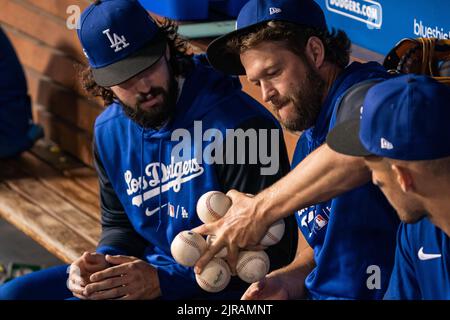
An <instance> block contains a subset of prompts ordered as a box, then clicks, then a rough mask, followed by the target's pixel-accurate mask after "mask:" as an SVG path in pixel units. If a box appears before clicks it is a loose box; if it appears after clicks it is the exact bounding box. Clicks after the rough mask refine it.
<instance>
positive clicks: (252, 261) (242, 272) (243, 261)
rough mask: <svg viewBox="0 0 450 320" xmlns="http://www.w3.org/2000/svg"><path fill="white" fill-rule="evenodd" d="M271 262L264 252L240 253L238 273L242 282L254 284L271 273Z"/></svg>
mask: <svg viewBox="0 0 450 320" xmlns="http://www.w3.org/2000/svg"><path fill="white" fill-rule="evenodd" d="M269 268H270V260H269V256H268V255H267V253H265V252H264V251H241V252H240V253H239V258H238V262H237V265H236V271H237V274H238V276H239V278H241V279H242V280H244V281H245V282H248V283H254V282H257V281H259V280H261V279H262V278H264V277H265V276H266V274H267V273H268V272H269Z"/></svg>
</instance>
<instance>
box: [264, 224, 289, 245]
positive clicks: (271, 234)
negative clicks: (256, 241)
mask: <svg viewBox="0 0 450 320" xmlns="http://www.w3.org/2000/svg"><path fill="white" fill-rule="evenodd" d="M284 228H285V224H284V220H283V219H281V220H278V221H277V222H275V223H274V224H273V225H271V226H270V228H269V230H267V233H266V235H265V236H264V238H262V240H261V245H263V246H265V247H268V246H273V245H274V244H276V243H278V242H279V241H280V240H281V238H283V235H284Z"/></svg>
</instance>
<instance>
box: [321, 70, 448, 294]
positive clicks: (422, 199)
mask: <svg viewBox="0 0 450 320" xmlns="http://www.w3.org/2000/svg"><path fill="white" fill-rule="evenodd" d="M449 99H450V88H449V87H448V86H445V85H443V84H441V83H439V82H437V81H435V80H434V79H432V78H429V77H426V76H414V75H407V76H402V77H398V78H395V79H393V80H388V81H385V82H381V83H379V84H376V85H374V86H373V87H371V88H370V90H369V91H368V93H367V95H366V97H365V100H364V102H363V103H362V104H361V103H360V102H361V101H355V100H354V99H350V100H349V101H347V103H346V104H342V106H341V108H347V109H348V110H347V111H346V112H345V113H346V116H342V119H341V121H340V122H339V124H338V125H337V126H336V127H335V128H334V130H333V131H331V132H330V134H329V136H328V138H327V143H328V144H329V146H330V147H331V148H332V149H334V150H336V151H337V152H341V153H344V154H347V155H351V156H361V157H364V159H365V161H366V163H367V166H368V167H369V168H370V170H371V171H372V180H373V183H374V184H375V185H377V186H378V187H379V188H380V189H381V190H382V191H383V193H384V194H385V196H386V197H387V198H388V199H389V201H390V203H391V204H392V205H393V206H394V208H395V209H396V210H397V213H398V215H399V217H400V219H401V220H402V222H403V223H402V224H401V225H400V228H399V231H398V236H397V249H396V254H395V265H394V269H393V271H392V276H391V280H390V283H389V287H388V290H387V292H386V295H385V299H412V300H421V299H433V300H438V299H441V300H442V299H445V300H448V299H450V278H449V275H450V238H449V236H450V200H449V199H448V192H449V190H450V129H449V127H448V123H447V122H448V119H449V116H450V110H449V108H448V101H449ZM355 102H356V103H355ZM361 105H362V106H363V109H362V113H361Z"/></svg>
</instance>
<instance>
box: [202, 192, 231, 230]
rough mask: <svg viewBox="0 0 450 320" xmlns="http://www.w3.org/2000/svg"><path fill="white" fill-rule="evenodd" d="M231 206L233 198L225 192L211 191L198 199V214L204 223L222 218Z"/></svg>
mask: <svg viewBox="0 0 450 320" xmlns="http://www.w3.org/2000/svg"><path fill="white" fill-rule="evenodd" d="M230 207H231V199H230V198H228V197H227V196H226V195H225V194H224V193H223V192H220V191H209V192H207V193H205V194H204V195H202V196H201V197H200V199H198V201H197V215H198V217H199V218H200V220H201V221H202V222H203V223H210V222H214V221H217V220H219V219H220V218H222V217H223V216H224V215H225V213H227V211H228V209H229V208H230Z"/></svg>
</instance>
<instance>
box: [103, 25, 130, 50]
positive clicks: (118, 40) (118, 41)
mask: <svg viewBox="0 0 450 320" xmlns="http://www.w3.org/2000/svg"><path fill="white" fill-rule="evenodd" d="M109 32H110V31H109V29H106V30H104V31H103V34H106V35H107V36H108V39H109V41H110V42H111V49H115V50H114V52H119V51H121V50H122V49H125V48H126V47H128V46H129V45H130V44H129V43H128V42H127V39H125V36H121V37H119V36H118V35H117V34H116V33H113V37H114V38H113V37H111V34H110V33H109ZM121 46H122V47H121Z"/></svg>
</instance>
